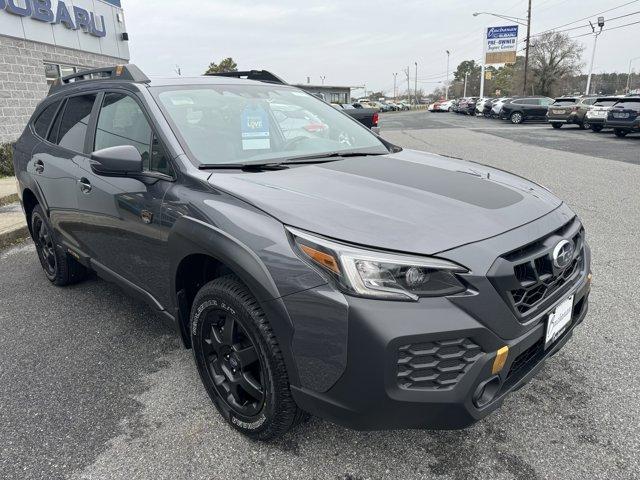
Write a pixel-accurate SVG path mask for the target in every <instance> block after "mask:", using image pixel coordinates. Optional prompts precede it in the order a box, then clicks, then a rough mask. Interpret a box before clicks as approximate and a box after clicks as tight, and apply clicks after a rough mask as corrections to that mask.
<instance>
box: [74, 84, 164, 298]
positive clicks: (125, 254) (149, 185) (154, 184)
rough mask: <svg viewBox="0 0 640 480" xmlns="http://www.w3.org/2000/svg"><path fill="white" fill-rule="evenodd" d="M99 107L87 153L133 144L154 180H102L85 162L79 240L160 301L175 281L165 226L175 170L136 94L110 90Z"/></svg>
mask: <svg viewBox="0 0 640 480" xmlns="http://www.w3.org/2000/svg"><path fill="white" fill-rule="evenodd" d="M97 105H98V107H97V108H96V115H95V117H94V120H93V122H92V126H91V128H90V136H89V140H88V142H89V145H88V146H87V148H88V149H89V150H91V151H95V150H101V149H103V148H108V147H114V146H119V145H132V146H134V147H136V148H137V149H138V151H139V152H140V155H141V156H142V159H143V164H144V170H145V172H147V173H148V176H147V177H143V176H141V177H138V178H125V177H108V176H100V175H97V174H95V173H94V172H93V171H92V169H91V162H90V160H89V159H88V158H85V159H84V160H83V162H82V163H81V164H80V167H81V170H82V183H83V185H85V188H84V189H83V190H78V191H77V193H76V195H77V197H78V209H79V212H80V217H81V224H82V229H81V231H80V232H78V238H79V241H80V244H81V246H82V249H83V251H84V252H86V254H87V255H89V256H90V257H91V258H92V259H93V260H94V261H97V262H98V263H99V264H100V266H102V267H106V268H107V269H108V270H110V271H111V272H115V273H116V274H118V275H120V276H121V277H124V278H125V279H126V280H128V281H130V282H132V283H134V284H135V285H137V286H138V287H140V288H142V289H144V290H145V291H146V292H148V293H151V294H152V295H154V296H155V295H157V293H158V291H162V289H163V288H164V287H166V282H167V278H169V277H168V275H167V272H165V271H164V270H165V267H166V266H167V265H168V254H167V238H168V228H166V227H164V226H163V225H162V224H161V207H162V200H163V198H164V195H165V193H166V191H167V189H169V188H170V187H171V185H172V182H173V181H174V177H175V174H174V169H173V167H172V165H171V161H170V159H169V158H168V155H167V154H166V153H165V152H166V150H165V149H164V147H163V146H162V143H161V141H160V140H159V138H158V136H157V135H156V134H155V132H154V130H153V128H152V127H151V122H150V121H149V118H148V116H147V114H146V112H145V110H144V106H143V104H142V102H141V101H140V100H139V99H138V98H137V96H136V95H135V94H133V93H131V92H128V91H125V90H113V91H106V92H104V93H103V94H101V95H100V97H99V98H98V104H97Z"/></svg>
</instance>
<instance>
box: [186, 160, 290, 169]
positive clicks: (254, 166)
mask: <svg viewBox="0 0 640 480" xmlns="http://www.w3.org/2000/svg"><path fill="white" fill-rule="evenodd" d="M287 168H289V167H287V166H286V165H283V163H282V162H271V163H219V164H217V165H216V164H211V165H199V166H198V169H200V170H244V171H256V170H284V169H287Z"/></svg>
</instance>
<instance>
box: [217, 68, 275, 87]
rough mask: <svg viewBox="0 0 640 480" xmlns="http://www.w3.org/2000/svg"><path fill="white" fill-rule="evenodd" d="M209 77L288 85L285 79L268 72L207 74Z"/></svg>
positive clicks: (247, 71) (251, 71)
mask: <svg viewBox="0 0 640 480" xmlns="http://www.w3.org/2000/svg"><path fill="white" fill-rule="evenodd" d="M205 75H207V76H215V77H232V78H246V79H247V80H256V81H258V82H266V83H279V84H281V85H287V82H285V81H284V80H283V79H281V78H280V77H278V76H277V75H274V74H273V73H271V72H268V71H267V70H245V71H242V72H221V73H205Z"/></svg>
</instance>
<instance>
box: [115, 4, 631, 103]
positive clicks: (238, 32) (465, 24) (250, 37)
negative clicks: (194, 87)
mask: <svg viewBox="0 0 640 480" xmlns="http://www.w3.org/2000/svg"><path fill="white" fill-rule="evenodd" d="M122 3H123V8H124V10H125V15H126V21H127V30H128V31H129V33H130V36H131V41H130V48H131V61H132V62H134V63H136V64H138V65H139V66H141V67H142V68H143V70H144V71H145V72H147V73H148V74H154V75H166V74H174V70H175V66H176V65H179V66H180V68H181V70H182V74H183V75H200V74H202V73H203V72H204V70H205V69H206V67H207V65H208V64H209V62H211V61H215V62H218V61H219V60H220V59H222V58H224V57H228V56H231V57H233V58H234V60H236V62H238V66H239V68H240V69H251V68H257V69H267V70H271V71H272V72H274V73H276V74H277V75H279V76H281V77H283V78H284V79H285V80H286V81H288V82H289V83H298V82H306V78H307V76H310V77H311V83H316V84H319V83H321V80H320V76H321V75H324V76H326V79H325V83H326V84H333V85H352V86H356V85H364V84H366V87H367V89H368V90H384V91H387V92H391V91H392V89H393V73H394V72H398V77H397V78H398V83H399V86H402V87H403V88H406V77H405V76H404V73H403V72H402V70H403V69H404V68H406V66H407V65H411V82H412V88H413V75H414V73H413V72H414V62H416V61H417V62H418V83H419V87H422V88H424V89H425V90H426V91H431V90H433V88H435V87H437V86H438V85H439V83H438V82H441V81H443V80H444V79H445V78H446V54H445V50H447V49H448V50H450V51H451V69H452V70H453V69H454V68H455V66H456V65H457V64H458V63H459V62H460V61H462V60H466V59H476V60H479V59H480V57H481V55H482V38H481V37H482V32H483V30H484V28H485V27H486V26H497V25H505V24H508V23H509V22H505V21H502V20H500V19H497V18H495V17H491V16H487V15H481V16H478V17H474V16H472V13H473V12H474V11H475V10H474V9H476V10H481V11H487V12H494V13H500V14H504V15H509V16H515V17H526V8H527V0H482V1H481V0H473V1H470V0H444V1H443V0H438V1H432V0H421V1H420V0H400V1H398V0H396V1H393V2H392V1H388V0H384V1H383V0H366V1H365V0H341V1H339V0H320V1H317V0H306V1H300V0H277V1H275V0H273V1H263V2H258V1H247V0H200V1H197V2H183V1H176V0H153V2H146V1H145V2H139V1H134V0H123V2H122ZM625 3H629V5H627V6H624V7H622V8H618V9H613V8H614V7H617V6H619V5H623V4H625ZM470 5H474V7H470ZM607 9H613V10H611V11H610V12H607V13H604V14H603V15H604V16H605V18H613V17H618V16H621V15H626V14H632V13H634V12H638V13H637V14H635V15H630V16H628V17H625V18H620V19H618V20H611V21H610V22H609V23H608V24H607V26H605V29H606V28H607V27H614V26H619V25H623V24H626V23H631V22H637V21H640V0H636V1H634V2H629V0H606V1H602V0H533V11H532V27H531V28H532V33H534V34H535V33H538V32H541V31H544V30H547V29H550V28H554V27H558V26H561V25H563V24H567V23H569V22H573V21H575V20H578V19H580V18H584V17H587V16H589V15H594V17H593V18H594V20H595V17H596V15H595V14H598V13H600V12H602V11H604V10H607ZM581 25H587V21H586V20H584V21H581V22H579V23H572V24H571V25H569V26H566V27H564V28H571V27H576V26H577V27H579V26H581ZM588 31H589V30H588V29H587V28H580V29H575V30H572V31H569V32H567V33H569V34H570V35H580V34H582V33H587V32H588ZM524 33H525V28H524V27H521V38H523V37H524ZM577 40H578V41H581V42H583V43H584V45H585V51H584V55H583V56H584V61H585V64H588V61H589V59H590V57H591V51H592V45H593V37H592V36H587V37H582V38H578V39H577ZM638 41H640V23H638V24H636V25H632V26H629V27H625V28H619V29H614V30H611V31H608V32H603V34H602V35H601V36H600V38H599V40H598V48H597V52H596V60H595V67H594V72H596V73H597V72H601V71H620V72H626V71H627V69H628V65H629V60H630V58H631V57H634V56H639V55H640V49H639V48H638ZM635 65H636V68H635V69H636V70H638V71H640V61H638V63H636V64H635ZM585 68H586V67H585Z"/></svg>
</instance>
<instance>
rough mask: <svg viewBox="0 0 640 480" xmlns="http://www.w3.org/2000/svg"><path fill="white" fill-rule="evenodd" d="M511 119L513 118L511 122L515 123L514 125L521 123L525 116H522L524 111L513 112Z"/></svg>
mask: <svg viewBox="0 0 640 480" xmlns="http://www.w3.org/2000/svg"><path fill="white" fill-rule="evenodd" d="M509 120H511V123H513V124H514V125H520V124H521V123H522V122H523V121H524V118H523V116H522V113H520V112H513V113H512V114H511V115H510V116H509Z"/></svg>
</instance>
